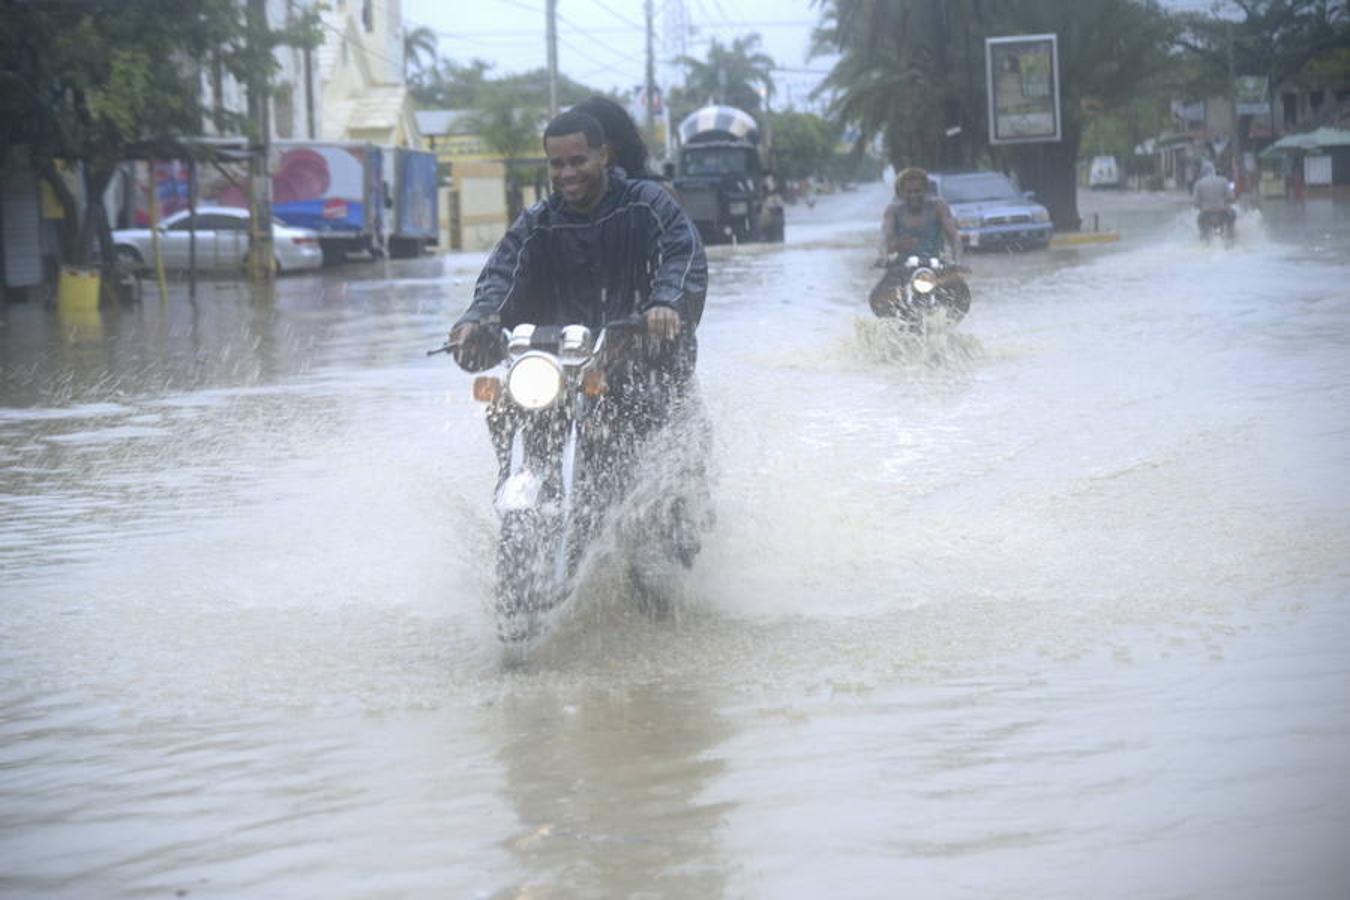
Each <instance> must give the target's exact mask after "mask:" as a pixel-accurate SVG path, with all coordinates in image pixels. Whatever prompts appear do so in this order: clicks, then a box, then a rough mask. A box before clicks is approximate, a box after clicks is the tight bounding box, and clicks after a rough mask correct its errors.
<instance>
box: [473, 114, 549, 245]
mask: <svg viewBox="0 0 1350 900" xmlns="http://www.w3.org/2000/svg"><path fill="white" fill-rule="evenodd" d="M542 120H543V114H542V113H541V112H540V111H539V110H538V109H532V108H528V107H527V108H518V107H517V106H516V105H515V103H514V100H513V98H512V97H511V96H510V95H509V94H507V93H499V94H497V95H496V96H494V97H490V98H489V99H488V100H487V101H486V103H485V104H484V105H483V107H482V108H481V110H480V112H479V113H478V115H477V116H475V123H474V125H475V128H476V130H477V132H478V136H479V137H480V138H481V139H482V141H483V144H484V146H486V147H487V148H488V149H489V150H491V151H492V152H493V153H495V154H497V155H498V156H500V157H501V158H502V162H503V163H505V165H506V211H507V217H508V218H510V219H511V220H512V221H514V220H515V218H516V216H518V215H520V211H521V208H522V206H523V203H522V197H521V190H520V183H521V179H522V178H523V177H525V175H526V173H525V171H524V169H523V165H522V161H523V160H525V159H528V158H529V157H537V156H539V155H541V154H542V152H543V150H542V148H541V147H540V144H539V141H540V133H541V128H540V126H541V124H542Z"/></svg>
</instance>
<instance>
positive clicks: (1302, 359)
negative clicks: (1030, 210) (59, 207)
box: [0, 187, 1350, 898]
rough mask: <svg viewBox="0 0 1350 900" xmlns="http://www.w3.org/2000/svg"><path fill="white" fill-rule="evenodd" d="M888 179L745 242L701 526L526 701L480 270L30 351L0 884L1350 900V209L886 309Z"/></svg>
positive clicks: (180, 302) (301, 289) (614, 594)
mask: <svg viewBox="0 0 1350 900" xmlns="http://www.w3.org/2000/svg"><path fill="white" fill-rule="evenodd" d="M884 201H885V194H884V192H883V191H882V190H881V189H879V188H876V187H870V188H864V189H862V190H860V191H859V192H856V193H852V194H844V195H840V196H835V197H825V198H822V200H821V202H820V203H819V204H818V205H817V207H816V209H815V210H813V211H810V212H807V211H806V210H804V209H796V208H794V209H792V210H790V218H789V225H788V235H789V237H788V240H789V243H788V244H787V245H786V246H783V247H768V246H760V247H744V248H717V249H715V250H713V251H712V252H711V254H710V256H711V270H712V285H713V288H712V292H711V294H710V297H709V305H708V310H707V313H706V315H705V319H704V325H703V328H702V329H701V331H700V338H701V357H700V381H701V383H702V386H703V389H704V393H705V395H706V399H707V402H708V406H709V408H710V411H711V414H712V418H713V424H714V428H715V444H716V458H715V471H716V476H717V481H716V486H715V500H716V505H717V523H718V524H717V528H716V530H715V531H714V532H713V533H712V534H711V535H710V536H709V537H708V539H707V540H706V541H705V547H704V552H703V553H702V555H701V556H700V557H699V559H698V561H697V564H696V566H695V567H694V569H693V570H692V571H691V572H690V573H688V574H687V575H686V576H684V577H682V578H680V579H679V580H678V581H677V582H675V583H674V584H673V585H672V590H673V591H674V592H675V594H676V595H677V596H678V598H679V600H680V604H679V607H678V615H677V617H676V620H675V621H673V622H652V621H649V620H647V619H645V618H644V617H642V616H641V615H638V614H636V613H635V612H634V611H633V610H632V608H631V604H630V603H629V602H628V601H629V599H630V598H628V597H627V596H625V594H624V588H623V580H622V579H621V578H619V577H618V575H617V572H616V568H617V567H616V566H614V565H608V566H607V565H605V564H604V563H603V562H601V563H599V564H597V565H596V566H594V567H593V570H592V571H591V573H590V575H589V576H588V578H587V580H586V582H585V583H584V585H583V587H582V589H581V591H580V593H579V596H578V597H577V598H576V599H575V602H574V607H573V608H572V610H571V613H572V614H571V616H570V617H569V618H568V620H567V621H566V622H564V623H563V624H562V626H561V627H560V629H559V630H558V632H557V633H556V634H554V635H553V636H552V639H551V640H550V641H549V642H548V643H547V644H546V645H545V646H544V647H542V648H540V650H539V651H538V652H537V653H536V655H535V656H534V657H533V658H532V660H531V662H530V664H529V665H528V666H526V667H524V668H523V669H518V670H506V669H503V667H502V666H501V665H500V660H499V659H498V655H497V652H496V648H495V646H494V638H493V625H492V620H491V616H490V611H489V607H488V604H489V598H490V593H491V584H490V581H491V564H490V561H491V559H492V552H493V540H494V533H493V528H494V514H493V512H492V509H491V502H490V501H491V491H492V484H493V478H494V469H493V464H492V459H491V451H490V449H489V445H488V442H487V437H486V434H485V432H484V430H483V428H482V425H481V422H480V421H479V419H480V415H481V413H480V410H479V409H478V408H477V407H476V406H475V404H474V403H473V402H472V401H471V400H470V398H469V379H468V377H467V376H465V375H463V374H462V373H460V372H458V371H457V370H455V369H454V368H453V367H452V366H450V365H449V364H447V363H446V361H445V359H444V358H443V357H442V358H433V359H427V358H426V357H424V356H423V351H424V350H427V349H430V348H432V347H435V346H436V345H437V344H439V343H440V341H441V340H442V339H443V336H444V333H445V331H446V329H447V327H448V325H449V323H450V322H451V321H452V320H453V319H454V317H455V316H456V315H457V314H458V313H459V311H460V310H462V309H463V307H464V306H465V305H466V304H467V302H468V299H469V296H470V293H471V291H472V284H473V279H474V277H475V275H476V272H477V268H478V266H479V265H480V264H481V262H482V259H483V256H482V255H481V254H479V255H471V254H470V255H458V256H452V257H446V258H440V259H426V260H419V261H413V262H406V263H397V264H387V265H386V264H376V265H368V266H351V267H347V268H344V269H341V270H336V271H333V272H329V273H326V274H325V275H323V276H314V277H299V278H288V279H284V280H283V281H282V283H281V285H280V288H279V290H278V294H277V296H276V298H275V300H274V301H271V302H254V301H251V300H249V299H248V298H247V297H245V296H242V295H241V294H240V293H239V292H238V290H237V289H235V288H234V287H233V286H231V285H228V284H218V285H210V286H207V287H205V288H203V289H202V291H201V292H200V294H199V296H198V298H197V300H196V302H195V303H190V302H188V299H187V297H186V294H185V292H184V291H182V290H181V289H176V290H175V292H174V294H173V296H172V297H171V298H170V301H169V303H167V304H160V302H159V301H158V299H157V298H155V297H154V296H153V293H152V292H150V291H147V294H146V299H145V300H144V301H143V302H142V303H141V304H140V305H139V306H130V307H124V308H121V309H116V310H109V311H105V313H104V314H103V315H101V316H99V315H95V316H74V317H69V316H62V315H60V314H59V313H58V312H57V311H55V310H52V309H48V308H45V307H42V306H40V305H24V306H15V305H11V306H9V307H7V308H6V309H5V310H4V318H3V327H2V328H0V352H3V357H0V460H2V461H3V474H0V529H2V533H3V541H2V542H0V610H2V611H3V616H0V894H3V895H5V896H14V897H30V896H57V897H90V896H98V897H171V896H180V895H184V892H185V895H187V896H192V897H256V896H268V897H312V896H333V897H442V896H481V897H611V896H641V897H671V898H683V897H688V898H702V897H715V896H728V897H774V898H781V897H801V898H814V897H822V896H850V897H892V896H897V895H900V894H906V895H910V896H932V897H972V898H973V897H990V896H1010V897H1027V896H1036V897H1046V898H1049V897H1065V898H1070V897H1072V898H1078V897H1085V896H1092V897H1146V898H1156V897H1224V898H1233V897H1252V898H1269V897H1299V898H1315V897H1327V898H1333V897H1336V898H1343V897H1345V896H1346V895H1347V893H1350V862H1348V861H1347V858H1346V856H1345V853H1344V845H1345V835H1346V834H1347V833H1350V776H1348V775H1347V770H1346V764H1345V758H1346V753H1345V748H1346V747H1347V746H1348V745H1350V740H1348V739H1350V661H1347V656H1346V653H1345V650H1344V648H1345V647H1346V646H1347V641H1350V605H1348V604H1350V567H1348V566H1347V563H1346V560H1347V559H1350V502H1347V501H1350V483H1348V479H1347V475H1346V463H1347V461H1348V460H1350V416H1348V415H1347V410H1350V387H1348V385H1350V352H1347V351H1350V292H1348V291H1347V290H1346V289H1345V284H1346V282H1347V277H1348V276H1350V262H1347V260H1350V253H1347V252H1346V250H1347V249H1350V237H1348V236H1350V228H1347V226H1348V225H1350V221H1347V216H1346V210H1345V208H1344V207H1337V206H1332V205H1330V204H1321V205H1319V204H1316V203H1310V204H1308V206H1307V207H1305V208H1302V209H1286V208H1284V207H1283V206H1276V207H1271V208H1269V209H1267V210H1264V211H1261V212H1256V211H1252V212H1248V213H1245V214H1244V216H1243V218H1242V219H1241V220H1240V222H1239V226H1238V227H1239V231H1240V240H1239V243H1238V245H1237V246H1236V247H1234V248H1233V249H1231V250H1224V249H1222V248H1219V247H1213V248H1203V247H1201V246H1199V245H1198V243H1197V242H1196V241H1195V240H1194V237H1193V234H1192V232H1191V225H1190V217H1189V214H1188V213H1187V212H1186V210H1185V209H1184V207H1182V206H1180V205H1178V204H1177V203H1176V202H1175V201H1166V200H1157V199H1151V200H1150V199H1140V198H1135V197H1131V196H1123V197H1096V198H1089V199H1086V200H1085V201H1084V206H1085V208H1086V207H1088V206H1089V205H1090V204H1091V203H1095V204H1097V205H1098V206H1100V208H1101V209H1102V218H1103V224H1104V227H1115V228H1119V229H1120V230H1121V232H1122V235H1123V240H1122V241H1121V242H1120V243H1119V244H1116V245H1112V246H1107V247H1095V246H1088V247H1079V248H1073V249H1067V250H1054V251H1050V252H1046V253H1037V254H1028V255H1021V256H1002V255H980V256H976V257H974V258H973V259H972V260H971V263H972V266H973V268H974V274H973V276H972V287H973V290H974V295H975V300H974V306H973V308H972V311H971V313H970V316H969V317H968V318H967V320H966V321H965V322H964V323H962V324H961V326H960V327H959V328H958V329H956V330H955V331H952V332H946V333H938V334H934V335H930V336H928V337H927V338H925V339H922V340H915V339H910V338H905V337H901V336H898V335H896V334H894V333H893V332H891V331H890V330H888V329H887V328H885V327H884V326H882V325H881V324H880V323H878V322H876V321H874V320H872V319H870V318H869V317H868V315H867V312H866V306H865V296H866V292H867V290H868V289H869V288H870V286H871V284H872V282H873V280H874V278H875V274H876V273H875V272H873V271H872V270H870V269H868V268H867V266H868V263H869V261H870V259H871V254H872V249H873V246H874V235H873V232H874V228H873V224H872V220H873V218H874V217H875V216H876V215H878V214H879V211H880V209H881V208H882V206H884Z"/></svg>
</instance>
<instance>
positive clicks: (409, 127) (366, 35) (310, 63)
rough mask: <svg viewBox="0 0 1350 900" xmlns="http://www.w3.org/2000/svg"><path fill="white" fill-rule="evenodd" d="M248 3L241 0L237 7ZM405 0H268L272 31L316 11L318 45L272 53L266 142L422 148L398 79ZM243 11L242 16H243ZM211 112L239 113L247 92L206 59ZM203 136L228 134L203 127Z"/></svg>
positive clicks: (245, 104)
mask: <svg viewBox="0 0 1350 900" xmlns="http://www.w3.org/2000/svg"><path fill="white" fill-rule="evenodd" d="M247 2H248V0H239V3H240V6H241V8H242V7H244V6H245V5H246V4H247ZM402 7H403V4H402V0H326V2H322V0H267V3H266V8H267V21H268V24H269V25H270V26H271V27H273V28H280V27H284V26H285V25H286V24H288V23H292V22H295V21H296V20H297V18H298V17H299V16H301V15H302V14H303V13H304V12H306V11H309V10H316V9H317V10H318V11H319V14H320V20H321V28H322V32H323V43H322V44H321V45H320V46H319V47H318V48H316V49H314V50H304V49H300V48H297V47H287V46H279V47H277V48H276V49H275V50H274V51H273V58H274V59H275V60H276V63H277V66H278V71H277V72H276V74H275V75H274V77H273V91H272V103H271V110H270V112H271V116H270V119H271V135H270V137H271V138H272V139H274V140H315V141H368V142H370V143H375V144H382V145H386V146H389V145H392V146H408V147H420V146H422V137H421V134H420V132H418V130H417V120H416V118H415V117H414V115H413V107H412V101H411V98H410V97H409V95H408V88H407V84H406V83H405V82H404V79H403V68H404V65H403V23H402V11H403V9H402ZM241 12H242V9H241ZM201 78H202V96H203V97H204V98H205V99H206V104H205V105H206V107H207V108H208V109H213V108H216V109H223V110H229V111H231V112H234V113H239V114H243V113H245V112H246V111H247V109H248V100H247V97H246V94H245V90H244V86H243V85H241V84H239V83H238V82H237V81H235V80H234V79H233V78H232V77H230V76H229V75H228V74H226V73H225V72H224V71H223V70H222V69H221V67H220V65H219V64H218V63H217V62H215V61H213V60H211V59H207V60H203V61H202V74H201ZM204 130H205V132H206V133H207V134H218V133H221V132H233V131H235V129H232V128H230V127H228V126H225V127H224V128H221V129H217V128H216V127H215V126H214V123H212V122H210V121H208V122H206V123H205V127H204Z"/></svg>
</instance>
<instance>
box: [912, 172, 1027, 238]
mask: <svg viewBox="0 0 1350 900" xmlns="http://www.w3.org/2000/svg"><path fill="white" fill-rule="evenodd" d="M928 181H929V188H930V189H931V190H932V191H933V192H934V193H935V194H937V195H938V196H939V197H941V198H942V199H943V200H946V201H947V205H948V206H950V207H951V210H952V216H953V217H954V218H955V219H956V229H957V231H959V232H961V243H962V244H963V245H965V246H966V247H969V248H972V249H975V248H993V247H1012V248H1041V247H1046V246H1048V245H1049V243H1050V236H1051V234H1052V233H1053V232H1054V226H1053V225H1051V224H1050V213H1049V211H1048V210H1047V209H1046V208H1045V207H1044V206H1042V205H1041V204H1039V203H1037V202H1036V201H1035V200H1033V199H1032V197H1031V194H1030V193H1025V194H1024V193H1020V192H1018V190H1017V188H1016V186H1014V185H1013V183H1012V181H1010V180H1009V179H1008V177H1007V176H1006V175H1001V174H999V173H998V172H950V173H933V174H931V175H929V176H928Z"/></svg>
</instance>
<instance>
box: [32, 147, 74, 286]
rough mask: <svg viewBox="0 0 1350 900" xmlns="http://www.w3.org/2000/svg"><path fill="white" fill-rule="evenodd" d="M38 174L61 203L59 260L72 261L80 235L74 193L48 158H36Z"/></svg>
mask: <svg viewBox="0 0 1350 900" xmlns="http://www.w3.org/2000/svg"><path fill="white" fill-rule="evenodd" d="M35 165H36V166H37V170H38V174H40V175H41V176H42V180H43V181H45V182H47V185H48V186H49V187H50V188H51V189H52V193H54V194H56V200H57V202H58V203H60V204H61V225H60V226H59V228H58V233H59V235H60V241H61V247H60V250H61V261H62V262H72V261H74V259H75V253H76V245H77V243H78V241H79V235H80V209H79V204H78V203H77V202H76V200H75V195H74V194H72V193H71V192H70V187H69V186H67V184H66V180H65V179H64V178H62V177H61V173H60V172H58V171H56V165H55V163H53V162H52V161H51V160H49V159H41V160H36V161H35Z"/></svg>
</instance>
